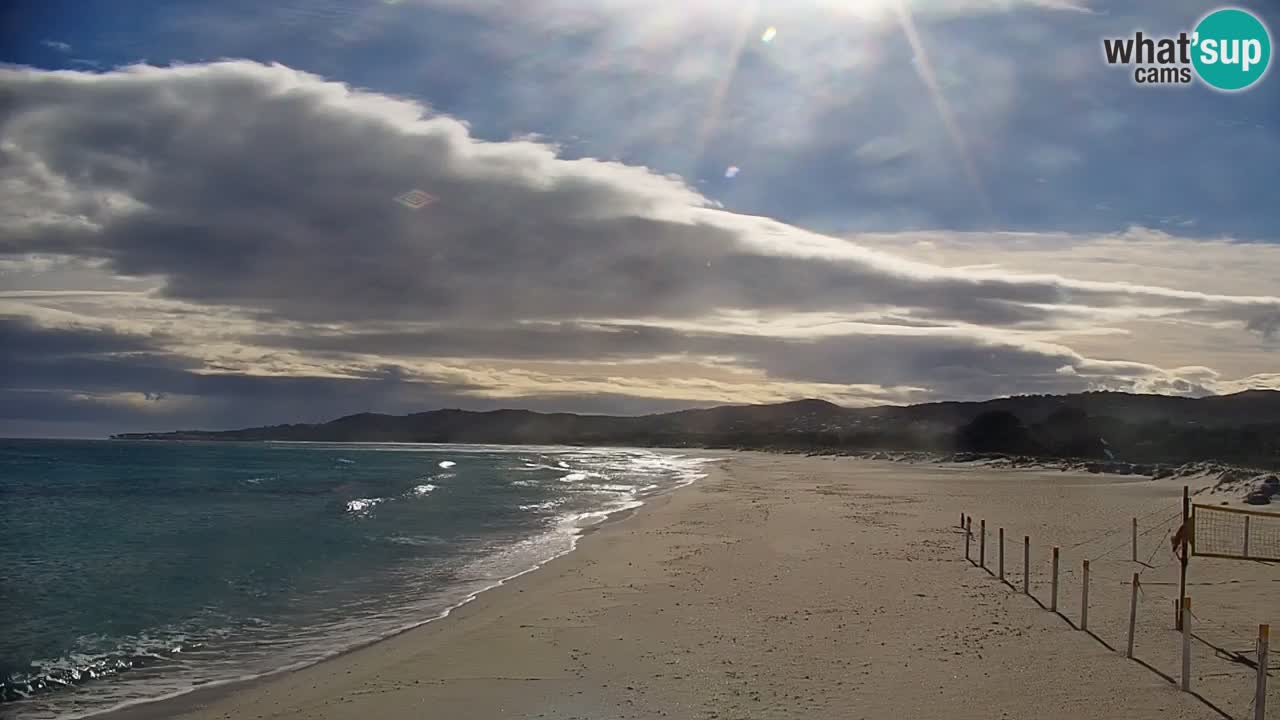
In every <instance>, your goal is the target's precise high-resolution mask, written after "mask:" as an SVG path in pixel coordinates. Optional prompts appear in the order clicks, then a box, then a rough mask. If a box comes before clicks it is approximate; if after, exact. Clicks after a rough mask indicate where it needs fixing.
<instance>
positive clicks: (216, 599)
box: [0, 440, 700, 720]
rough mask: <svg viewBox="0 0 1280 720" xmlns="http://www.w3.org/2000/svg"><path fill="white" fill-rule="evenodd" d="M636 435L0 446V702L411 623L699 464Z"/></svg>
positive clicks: (200, 679)
mask: <svg viewBox="0 0 1280 720" xmlns="http://www.w3.org/2000/svg"><path fill="white" fill-rule="evenodd" d="M699 463H700V461H699V460H697V459H694V458H687V457H681V456H678V455H674V454H663V453H658V452H650V451H644V450H622V449H583V448H531V447H520V448H512V447H492V446H482V447H481V446H428V445H341V444H333V445H330V444H310V443H307V444H294V443H272V444H240V443H235V444H232V443H146V442H122V441H98V442H93V441H90V442H85V441H54V440H48V441H41V440H22V441H0V501H2V504H0V568H3V572H4V582H3V584H0V607H3V608H4V609H5V611H4V613H3V615H2V616H0V676H3V678H4V679H3V687H2V689H0V692H2V693H3V698H4V701H5V703H4V705H0V712H3V713H4V714H5V715H6V716H12V717H15V718H22V719H24V720H25V719H33V718H54V717H74V716H80V715H85V714H91V713H95V712H101V711H104V710H107V709H110V708H112V707H117V706H120V705H122V704H128V703H133V702H138V701H141V700H145V699H152V698H157V697H163V696H168V695H173V694H178V693H181V692H184V691H188V690H190V689H192V688H194V687H198V686H201V685H207V684H209V683H221V682H227V681H231V680H235V679H239V678H247V677H253V676H257V675H262V674H265V673H270V672H274V671H279V670H282V669H286V668H290V667H297V666H301V665H305V664H309V663H313V662H316V661H318V660H321V659H323V658H325V657H327V656H330V655H333V654H335V653H337V652H341V651H342V650H345V649H348V648H350V647H353V646H355V645H359V644H362V643H365V642H368V641H370V640H373V639H376V638H380V637H385V636H387V635H390V634H393V633H395V632H397V631H400V630H403V629H406V628H408V627H412V626H414V625H418V624H421V623H423V622H427V621H429V620H431V619H434V618H436V617H439V616H441V615H442V614H443V613H447V611H448V610H449V609H450V608H452V607H455V606H456V605H458V604H459V603H461V602H465V601H466V600H467V599H469V598H470V597H472V596H474V594H475V593H477V592H480V591H482V590H484V589H486V588H488V587H492V586H493V585H495V584H497V583H499V582H501V581H502V580H503V579H506V578H509V577H511V576H513V575H515V574H518V573H520V572H524V571H527V570H529V569H531V568H534V567H536V566H537V565H539V564H541V563H543V562H546V561H547V560H548V559H550V558H552V557H555V556H556V555H559V554H562V553H564V552H567V551H568V550H570V549H572V547H573V543H574V538H575V537H576V535H577V533H578V532H579V531H580V529H581V528H582V527H583V526H585V525H587V524H590V523H592V522H596V521H598V520H600V519H602V518H603V517H604V515H605V513H607V512H609V511H615V510H618V509H622V508H625V507H630V506H634V505H635V504H638V503H639V502H641V501H643V498H644V497H646V496H648V495H650V494H652V493H656V492H661V491H662V490H664V489H667V488H670V487H673V486H676V485H679V484H683V483H687V482H690V481H692V480H693V479H694V478H696V477H698V472H697V469H698V466H699Z"/></svg>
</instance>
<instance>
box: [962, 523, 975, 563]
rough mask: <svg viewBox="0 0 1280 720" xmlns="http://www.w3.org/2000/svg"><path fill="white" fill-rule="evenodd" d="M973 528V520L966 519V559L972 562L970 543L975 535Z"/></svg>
mask: <svg viewBox="0 0 1280 720" xmlns="http://www.w3.org/2000/svg"><path fill="white" fill-rule="evenodd" d="M972 527H973V518H965V519H964V559H965V560H969V561H970V562H973V561H972V560H971V559H970V558H969V541H970V540H971V539H972V537H973V533H972V532H971V530H972Z"/></svg>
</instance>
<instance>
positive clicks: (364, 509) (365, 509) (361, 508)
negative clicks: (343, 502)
mask: <svg viewBox="0 0 1280 720" xmlns="http://www.w3.org/2000/svg"><path fill="white" fill-rule="evenodd" d="M385 501H386V498H356V499H355V500H349V501H347V512H349V513H351V514H352V515H368V514H369V512H370V511H371V510H373V506H374V505H377V504H378V503H381V502H385Z"/></svg>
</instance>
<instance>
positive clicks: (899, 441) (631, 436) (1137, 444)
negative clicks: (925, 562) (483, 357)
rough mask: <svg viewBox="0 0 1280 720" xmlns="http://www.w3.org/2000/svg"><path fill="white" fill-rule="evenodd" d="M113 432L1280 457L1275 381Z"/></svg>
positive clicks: (462, 413) (1154, 458)
mask: <svg viewBox="0 0 1280 720" xmlns="http://www.w3.org/2000/svg"><path fill="white" fill-rule="evenodd" d="M113 437H114V438H115V439H123V440H235V441H267V440H274V441H281V440H293V441H321V442H422V443H494V444H546V445H603V444H610V445H631V446H642V447H659V446H660V447H728V448H759V449H804V448H813V449H821V448H847V449H851V450H864V449H885V450H919V451H929V452H957V451H959V452H1007V453H1018V454H1034V455H1044V456H1050V457H1086V458H1099V459H1108V458H1111V457H1115V458H1118V459H1122V460H1126V461H1129V462H1190V461H1195V460H1219V461H1222V462H1232V463H1243V464H1252V465H1260V466H1266V467H1277V466H1280V392H1278V391H1268V390H1250V391H1246V392H1242V393H1237V394H1234V395H1223V396H1214V397H1205V398H1179V397H1169V396H1164V395H1136V394H1129V393H1115V392H1090V393H1080V394H1075V395H1027V396H1018V397H1009V398H1000V399H996V400H987V401H984V402H944V403H927V404H922V405H911V406H905V407H899V406H882V407H871V408H846V407H841V406H839V405H835V404H833V403H829V402H826V401H823V400H797V401H794V402H786V403H780V404H774V405H730V406H723V407H715V408H709V409H701V410H682V411H679V412H672V413H662V414H657V415H643V416H638V417H624V416H610V415H576V414H572V413H549V414H548V413H536V412H532V411H529V410H494V411H491V412H472V411H468V410H433V411H430V412H422V413H414V414H412V415H380V414H376V413H361V414H358V415H348V416H346V417H342V418H338V419H336V420H332V421H330V422H326V423H319V424H300V425H274V426H270V427H257V428H247V429H243V430H225V431H195V430H187V431H177V432H168V433H131V434H122V435H115V436H113Z"/></svg>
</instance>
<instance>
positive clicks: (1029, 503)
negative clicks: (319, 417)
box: [111, 453, 1280, 720]
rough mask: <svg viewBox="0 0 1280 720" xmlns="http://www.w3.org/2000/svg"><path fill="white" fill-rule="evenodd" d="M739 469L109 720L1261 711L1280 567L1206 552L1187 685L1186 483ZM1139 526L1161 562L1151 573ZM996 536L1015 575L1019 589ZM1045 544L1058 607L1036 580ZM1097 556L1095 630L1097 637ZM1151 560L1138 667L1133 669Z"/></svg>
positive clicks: (1013, 473)
mask: <svg viewBox="0 0 1280 720" xmlns="http://www.w3.org/2000/svg"><path fill="white" fill-rule="evenodd" d="M717 457H719V458H720V459H719V460H718V461H717V463H716V464H715V465H714V466H708V467H709V475H708V477H706V478H705V479H703V480H701V481H699V482H697V483H695V484H694V485H692V486H689V487H686V488H683V489H680V490H677V491H675V492H673V493H670V494H667V495H665V496H661V497H659V498H656V499H654V500H651V501H650V502H649V503H648V504H646V505H645V506H644V507H642V508H640V509H638V510H636V511H634V512H631V513H629V514H627V516H625V517H618V518H615V519H614V520H613V521H611V522H609V523H607V524H605V525H603V526H601V527H599V528H597V529H595V530H594V531H592V532H590V533H589V534H588V535H587V536H586V537H584V538H583V539H582V540H581V542H580V544H579V547H578V549H577V550H576V551H575V552H573V553H571V554H569V555H566V556H563V557H561V558H559V559H557V560H554V561H552V562H551V563H549V564H547V565H546V566H544V567H543V568H541V569H540V570H537V571H534V572H531V573H528V574H526V575H523V576H521V577H519V578H516V579H515V580H513V581H511V582H509V583H507V584H506V585H504V586H502V587H500V588H497V589H494V590H491V591H488V592H485V593H483V594H481V595H480V596H479V597H478V598H477V599H475V600H474V601H473V602H471V603H469V604H467V605H465V606H463V607H461V608H459V609H457V610H456V611H454V612H453V613H452V614H451V615H450V616H449V617H448V618H445V619H443V620H440V621H437V622H433V623H430V624H428V625H425V626H423V627H420V628H418V629H416V630H412V631H409V632H407V633H404V634H401V635H398V636H396V637H393V638H391V639H389V640H386V641H383V642H380V643H377V644H374V645H371V646H368V647H365V648H362V649H360V650H357V651H354V652H351V653H348V654H346V655H343V656H341V657H338V658H335V659H333V660H330V661H327V662H324V663H321V664H319V665H315V666H312V667H309V668H305V669H303V670H300V671H296V672H291V673H287V674H281V675H277V676H273V677H270V678H266V679H263V680H260V681H256V682H252V683H247V684H243V685H239V686H235V687H232V688H215V689H211V690H209V691H204V692H197V693H192V694H189V695H186V696H183V697H181V698H178V699H175V700H171V701H166V702H162V703H153V704H149V705H143V706H138V707H134V708H130V709H127V710H125V711H121V712H119V713H114V714H113V715H112V716H111V717H112V718H113V720H116V719H119V720H139V719H142V718H155V717H183V718H191V719H192V720H206V719H213V718H219V719H221V718H248V719H254V718H326V719H328V718H332V719H335V720H340V719H341V720H346V719H351V720H370V719H371V718H379V719H381V718H552V719H563V720H568V719H570V718H582V719H584V720H585V719H587V718H591V719H598V718H660V717H670V718H715V719H724V720H729V719H732V718H841V719H842V720H843V719H850V718H868V719H871V718H877V719H878V718H892V717H900V718H948V719H949V720H955V719H956V718H1029V719H1030V718H1035V719H1052V718H1061V719H1063V720H1067V719H1068V718H1069V719H1071V720H1076V719H1079V718H1157V717H1158V718H1221V717H1228V718H1243V717H1249V718H1251V717H1252V715H1251V714H1249V713H1251V710H1250V707H1251V703H1252V700H1253V686H1254V671H1253V670H1252V668H1249V667H1247V666H1245V665H1243V664H1241V663H1239V662H1235V661H1233V660H1232V659H1231V657H1232V655H1231V654H1232V653H1233V652H1244V653H1246V654H1247V653H1248V652H1251V651H1252V647H1253V637H1254V635H1255V634H1256V629H1257V625H1258V624H1259V623H1263V622H1270V623H1272V624H1273V626H1280V600H1278V599H1277V598H1280V567H1278V566H1277V565H1274V564H1273V565H1264V564H1260V563H1248V562H1238V561H1227V560H1207V559H1200V558H1194V559H1193V561H1192V565H1191V571H1190V579H1191V585H1190V587H1189V590H1188V593H1189V594H1190V595H1191V597H1192V598H1193V607H1194V608H1195V610H1196V613H1197V623H1196V629H1197V635H1199V636H1200V638H1202V639H1198V640H1196V641H1195V643H1194V648H1195V655H1194V662H1193V675H1194V682H1193V689H1194V690H1195V691H1196V694H1195V695H1192V694H1187V693H1183V692H1180V691H1179V689H1178V687H1177V685H1176V681H1177V680H1178V678H1179V673H1180V655H1179V652H1180V648H1181V636H1180V634H1178V633H1176V632H1175V631H1174V630H1173V626H1172V623H1173V613H1172V611H1171V606H1170V604H1171V601H1172V599H1173V598H1174V597H1175V596H1176V594H1177V577H1178V568H1177V563H1176V560H1175V559H1174V558H1173V556H1172V554H1171V553H1170V550H1169V541H1168V537H1169V533H1170V532H1171V531H1172V530H1173V529H1174V528H1176V525H1177V521H1176V520H1174V517H1175V516H1176V515H1177V514H1178V511H1179V506H1180V494H1181V484H1179V483H1170V482H1162V481H1152V480H1148V479H1146V478H1135V477H1116V476H1099V475H1089V474H1084V473H1069V472H1056V471H1029V470H996V469H983V468H973V467H968V468H962V467H950V466H937V465H924V464H921V465H909V464H903V463H891V462H876V461H868V460H855V459H850V458H806V457H800V456H786V455H767V454H760V453H732V454H728V453H725V454H720V455H717ZM962 512H966V513H969V514H971V515H972V516H974V517H975V518H979V519H985V520H986V522H987V528H988V533H989V537H988V543H987V558H986V559H987V563H986V564H987V566H988V568H990V572H987V571H984V570H983V569H980V568H978V567H976V566H975V565H973V564H971V563H969V562H966V561H965V559H964V535H963V533H962V532H961V531H960V530H959V529H958V528H957V527H956V526H957V524H958V522H959V518H960V514H961V513H962ZM1133 517H1139V518H1141V521H1140V528H1141V531H1142V532H1143V536H1142V537H1141V538H1140V540H1141V547H1140V554H1141V556H1142V560H1143V561H1144V563H1145V564H1136V563H1133V562H1131V559H1130V553H1131V549H1130V545H1129V543H1130V536H1129V527H1130V522H1131V518H1133ZM977 525H978V522H977V520H975V522H974V526H975V531H976V528H977ZM998 527H1004V528H1005V532H1006V541H1007V542H1006V546H1007V551H1006V557H1005V565H1006V571H1007V574H1008V575H1009V576H1010V577H1011V578H1012V579H1013V580H1014V583H1013V585H1014V586H1016V587H1013V586H1010V585H1007V584H1004V583H1002V582H1001V581H1000V580H999V579H998V578H997V577H996V576H995V574H996V573H997V572H998V570H997V563H998V550H997V542H996V540H995V537H996V528H998ZM1024 535H1029V536H1030V537H1031V538H1032V543H1033V545H1032V573H1031V574H1032V580H1033V590H1034V595H1035V598H1034V599H1033V598H1029V597H1027V596H1025V595H1023V594H1022V592H1021V574H1022V559H1021V556H1022V538H1023V536H1024ZM1052 545H1058V546H1059V547H1061V548H1062V551H1061V563H1062V568H1063V574H1062V582H1061V587H1060V595H1059V603H1058V607H1059V611H1060V613H1061V614H1055V613H1053V612H1050V611H1049V610H1048V609H1046V608H1045V607H1043V606H1042V604H1043V605H1048V604H1049V602H1050V600H1049V594H1050V589H1049V569H1050V565H1049V557H1050V549H1049V548H1050V547H1051V546H1052ZM977 552H978V551H977V542H976V540H975V543H974V545H973V556H974V557H975V558H976V557H977ZM1084 559H1090V560H1091V578H1092V581H1091V584H1090V603H1089V604H1090V610H1089V613H1090V614H1089V630H1090V631H1091V633H1093V635H1091V634H1090V633H1086V632H1082V631H1079V630H1077V629H1076V624H1078V622H1079V620H1080V563H1081V560H1084ZM1147 561H1149V562H1147ZM1134 572H1141V573H1142V576H1141V585H1142V588H1143V590H1142V595H1141V600H1140V603H1139V609H1138V632H1137V650H1136V652H1137V659H1138V660H1139V662H1135V661H1133V660H1127V659H1126V658H1125V657H1124V647H1125V642H1126V628H1127V624H1128V614H1129V597H1130V587H1129V585H1128V582H1129V578H1130V577H1131V576H1132V573H1134ZM1201 622H1203V624H1201ZM1276 644H1277V643H1274V642H1273V646H1274V645H1276ZM1108 645H1109V646H1110V647H1108ZM1113 648H1114V649H1113ZM1278 654H1280V653H1277V652H1276V651H1274V650H1273V654H1272V662H1271V664H1272V666H1273V667H1275V666H1276V665H1277V660H1276V656H1277V655H1278ZM1272 676H1273V677H1272V679H1271V683H1270V691H1269V705H1270V708H1269V710H1270V713H1271V714H1277V713H1280V678H1278V677H1277V676H1280V673H1277V672H1276V671H1272ZM1278 716H1280V715H1278Z"/></svg>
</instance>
